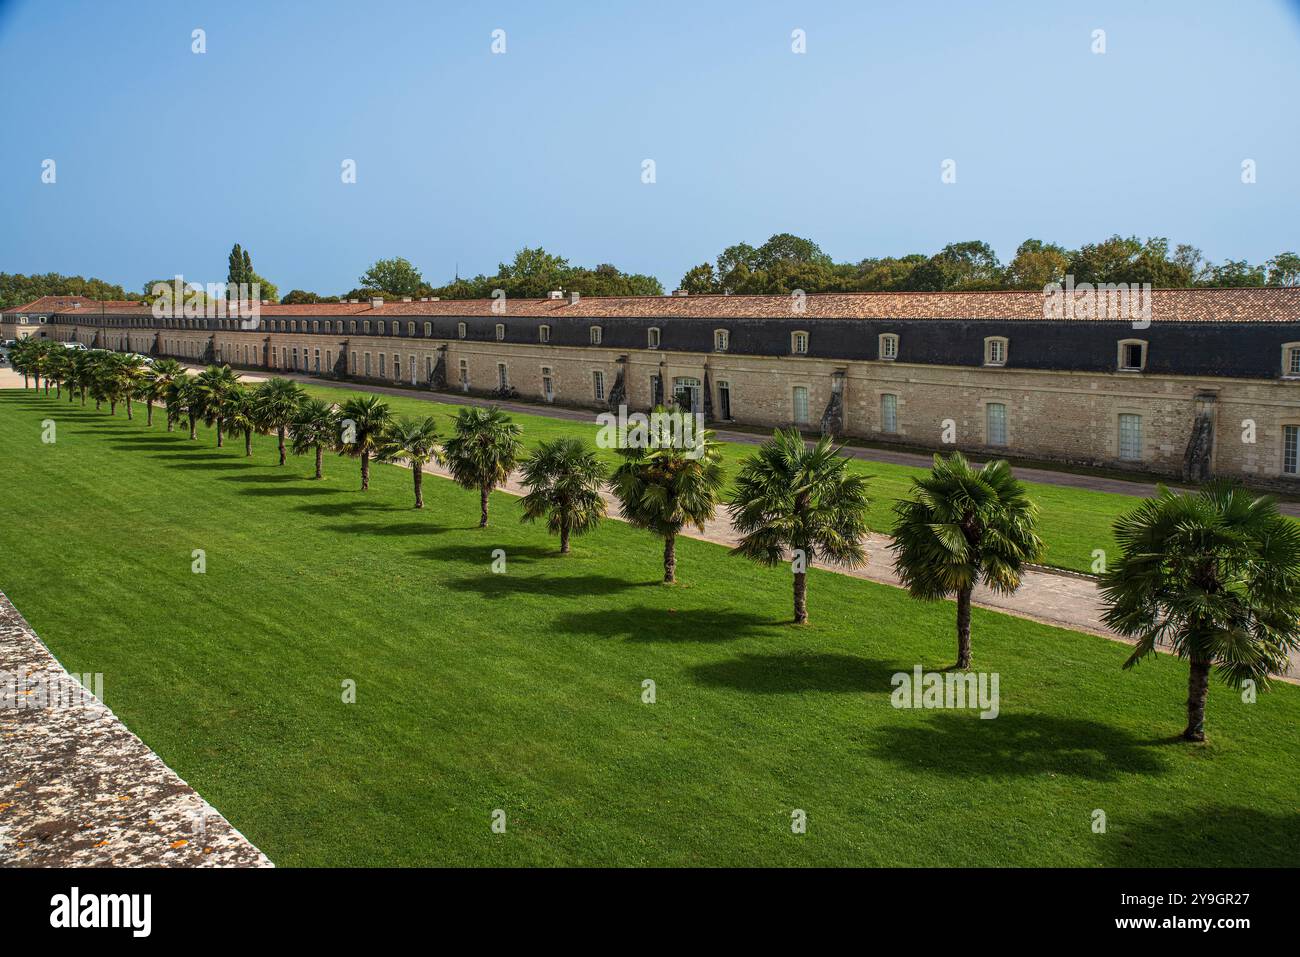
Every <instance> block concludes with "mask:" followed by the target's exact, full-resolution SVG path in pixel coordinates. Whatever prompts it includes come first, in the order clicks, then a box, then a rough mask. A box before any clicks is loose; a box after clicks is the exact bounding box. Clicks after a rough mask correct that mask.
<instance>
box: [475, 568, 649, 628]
mask: <svg viewBox="0 0 1300 957" xmlns="http://www.w3.org/2000/svg"><path fill="white" fill-rule="evenodd" d="M491 561H492V560H491V558H490V557H484V558H483V559H482V560H481V561H477V562H475V564H481V565H482V567H483V573H482V574H481V575H473V576H471V577H468V578H462V579H460V580H458V581H455V582H451V583H450V585H449V587H450V588H452V589H454V590H456V591H458V592H474V593H475V594H477V595H480V596H482V597H483V598H507V597H510V596H513V595H544V596H546V597H548V598H551V597H554V598H582V597H584V596H589V595H612V594H616V593H618V592H621V591H627V590H628V589H632V588H639V587H642V585H641V583H638V582H629V581H627V580H626V579H623V578H615V577H613V576H612V575H573V576H570V577H563V578H548V577H546V576H544V575H535V576H532V575H494V574H492V572H491V569H490V568H489V566H490V564H491ZM606 617H608V616H606ZM559 627H560V628H562V629H563V627H564V626H563V625H560V626H559ZM565 630H568V629H565ZM607 630H608V629H607Z"/></svg>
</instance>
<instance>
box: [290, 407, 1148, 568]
mask: <svg viewBox="0 0 1300 957" xmlns="http://www.w3.org/2000/svg"><path fill="white" fill-rule="evenodd" d="M305 388H306V389H307V391H308V392H310V393H311V394H312V395H315V396H319V397H320V398H323V399H328V400H330V401H332V402H340V403H342V402H346V401H347V400H348V399H349V398H351V397H352V396H354V395H356V392H355V391H354V390H351V389H341V388H337V387H331V386H321V385H315V384H311V385H307V386H305ZM383 399H384V401H385V402H388V403H389V404H390V405H391V406H392V407H393V409H394V410H395V411H397V412H398V413H400V414H404V415H417V414H418V415H421V416H425V415H430V414H432V415H434V417H435V418H437V419H438V421H439V428H440V430H441V431H443V432H448V431H450V421H451V418H452V417H454V416H455V414H456V411H457V409H459V408H461V407H460V406H458V405H456V404H454V403H449V402H443V401H435V400H433V399H431V398H429V399H426V398H424V397H422V396H420V395H419V394H418V393H414V392H412V394H411V396H409V397H406V396H401V397H398V396H389V395H385V396H383ZM595 415H596V413H595V412H592V413H591V416H592V418H591V421H590V422H577V421H573V420H570V419H560V418H553V417H550V416H545V415H524V414H515V415H514V419H515V421H517V422H518V423H519V424H520V425H521V426H522V427H523V429H524V438H525V440H526V441H527V443H528V444H529V445H535V444H536V443H537V442H541V441H544V440H547V439H554V438H558V437H559V436H562V435H573V436H578V437H580V438H583V439H586V440H587V441H589V442H592V443H593V444H594V442H595V438H596V433H597V431H598V426H597V425H596V423H595ZM722 446H723V466H724V468H725V469H726V471H727V474H728V475H729V476H730V475H734V474H735V473H736V471H737V470H738V469H739V466H740V462H741V460H742V459H744V457H745V456H747V455H752V454H753V452H754V448H755V447H754V446H752V445H746V444H743V443H739V442H724V443H722ZM602 457H603V458H604V459H605V460H606V461H608V462H611V463H613V462H615V461H617V459H618V455H617V453H616V452H614V451H613V450H608V451H604V452H603V453H602ZM851 468H852V470H853V471H856V472H860V473H862V474H863V475H868V476H870V477H871V486H870V490H871V497H872V504H871V511H870V515H869V520H870V522H871V527H872V529H874V530H875V531H878V532H888V531H889V529H890V528H891V527H892V525H893V513H892V511H891V509H892V508H893V505H894V502H896V501H897V500H898V499H899V498H903V497H906V496H907V495H909V494H910V490H911V484H912V479H913V478H916V477H918V476H920V475H923V474H924V473H925V472H926V471H927V470H925V469H920V468H915V467H912V466H907V465H891V464H888V463H884V462H864V461H862V460H860V459H854V460H853V461H852V464H851ZM1027 484H1029V486H1030V488H1031V489H1032V491H1033V497H1034V500H1035V501H1037V502H1038V503H1039V505H1040V507H1041V508H1042V516H1041V520H1040V534H1041V535H1042V537H1043V540H1044V541H1045V542H1046V543H1047V549H1046V552H1045V553H1044V555H1043V557H1042V559H1041V560H1042V562H1043V564H1045V565H1053V566H1056V567H1058V568H1068V569H1072V570H1074V571H1081V572H1087V571H1091V570H1092V565H1093V554H1092V553H1093V550H1094V549H1098V548H1100V549H1104V550H1105V551H1106V552H1107V553H1108V554H1114V550H1115V549H1116V548H1117V547H1118V546H1116V544H1115V539H1114V536H1112V535H1111V525H1112V524H1113V523H1114V521H1115V519H1116V518H1117V517H1118V516H1119V515H1120V513H1122V512H1124V511H1126V510H1128V509H1131V508H1132V507H1133V506H1134V504H1135V501H1136V500H1135V499H1133V498H1131V497H1130V496H1127V495H1114V494H1112V493H1109V492H1092V491H1088V490H1086V489H1074V488H1065V487H1062V486H1058V485H1042V484H1037V483H1027Z"/></svg>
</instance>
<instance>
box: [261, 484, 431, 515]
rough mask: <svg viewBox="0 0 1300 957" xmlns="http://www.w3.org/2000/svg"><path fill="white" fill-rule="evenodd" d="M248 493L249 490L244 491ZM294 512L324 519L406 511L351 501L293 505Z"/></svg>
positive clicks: (390, 506) (392, 506) (395, 507)
mask: <svg viewBox="0 0 1300 957" xmlns="http://www.w3.org/2000/svg"><path fill="white" fill-rule="evenodd" d="M244 491H245V492H249V491H250V489H245V490H244ZM339 491H340V492H348V491H352V492H356V493H357V494H358V495H361V494H364V493H361V492H358V491H357V490H356V489H339ZM294 511H297V512H307V513H309V514H311V515H321V516H324V517H325V518H342V517H343V516H345V515H356V514H358V513H361V512H403V511H406V509H402V508H398V507H397V506H396V505H389V504H387V503H385V502H367V501H358V500H356V499H352V500H349V501H346V502H328V503H324V502H323V503H321V504H319V505H295V506H294Z"/></svg>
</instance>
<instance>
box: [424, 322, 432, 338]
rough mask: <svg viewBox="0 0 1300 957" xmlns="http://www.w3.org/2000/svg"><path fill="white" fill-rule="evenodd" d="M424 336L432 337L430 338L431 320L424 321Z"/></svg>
mask: <svg viewBox="0 0 1300 957" xmlns="http://www.w3.org/2000/svg"><path fill="white" fill-rule="evenodd" d="M424 338H426V339H432V338H433V323H432V322H426V323H425V324H424Z"/></svg>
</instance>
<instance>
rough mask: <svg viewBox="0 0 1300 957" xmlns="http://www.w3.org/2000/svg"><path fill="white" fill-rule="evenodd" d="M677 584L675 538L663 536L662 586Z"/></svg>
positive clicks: (674, 536) (673, 536)
mask: <svg viewBox="0 0 1300 957" xmlns="http://www.w3.org/2000/svg"><path fill="white" fill-rule="evenodd" d="M676 582H677V536H676V535H665V536H664V584H665V585H673V584H676Z"/></svg>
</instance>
